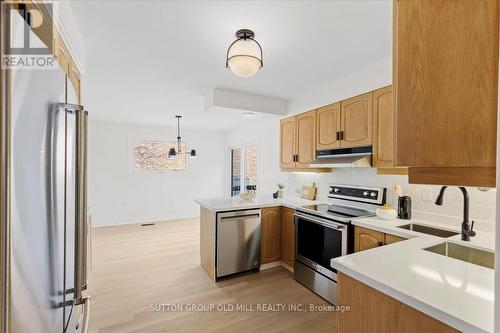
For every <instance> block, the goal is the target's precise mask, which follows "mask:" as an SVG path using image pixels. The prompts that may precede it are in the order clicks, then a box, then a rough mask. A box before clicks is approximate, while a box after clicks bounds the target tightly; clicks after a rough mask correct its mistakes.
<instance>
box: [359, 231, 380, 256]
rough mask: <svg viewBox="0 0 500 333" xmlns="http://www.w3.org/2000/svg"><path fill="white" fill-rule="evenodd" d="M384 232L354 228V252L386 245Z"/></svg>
mask: <svg viewBox="0 0 500 333" xmlns="http://www.w3.org/2000/svg"><path fill="white" fill-rule="evenodd" d="M384 240H385V239H384V233H383V232H379V231H374V230H370V229H365V228H361V227H356V228H355V229H354V252H359V251H364V250H368V249H373V248H374V247H378V246H382V245H384Z"/></svg>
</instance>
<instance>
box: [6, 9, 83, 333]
mask: <svg viewBox="0 0 500 333" xmlns="http://www.w3.org/2000/svg"><path fill="white" fill-rule="evenodd" d="M10 19H11V20H12V24H11V25H10V29H14V28H13V27H19V26H20V25H23V24H26V23H25V22H24V20H23V19H22V17H21V16H19V17H18V16H16V15H13V16H12V15H11V18H10ZM2 28H5V26H2ZM10 35H11V38H12V39H16V38H21V36H19V34H16V33H14V32H13V33H12V34H10ZM4 36H5V35H4ZM31 38H32V39H34V38H37V37H36V36H35V35H34V34H32V36H31ZM14 42H15V41H14ZM37 43H41V41H40V40H38V41H37ZM7 78H8V82H5V83H6V86H7V90H6V91H5V94H4V95H3V96H2V98H7V101H5V100H4V101H3V102H4V105H5V103H6V102H7V103H8V104H9V106H10V135H9V137H10V144H9V148H10V170H8V168H7V170H8V174H7V177H8V179H9V181H10V186H9V188H8V192H7V193H8V195H7V198H8V199H7V200H8V203H7V204H8V207H9V209H10V210H9V213H8V218H7V221H6V222H8V224H9V227H8V228H7V229H6V231H7V233H8V234H7V235H4V237H6V238H5V241H6V242H7V246H8V248H7V254H6V255H7V256H8V258H9V260H8V261H6V266H5V269H6V272H7V279H6V281H7V283H5V284H4V286H3V288H2V292H3V293H4V295H6V297H7V301H6V302H7V306H8V310H7V311H5V313H6V316H5V318H3V320H4V321H5V322H4V323H3V325H4V327H8V331H9V332H12V333H25V332H26V333H28V332H33V333H35V332H36V333H63V332H75V331H77V330H78V331H83V332H85V330H86V329H87V328H88V311H89V306H90V298H87V297H83V296H82V294H84V293H85V289H86V280H87V276H86V272H87V270H86V262H87V258H86V253H87V252H86V246H87V242H86V240H87V235H86V232H87V229H86V219H87V216H86V212H87V207H86V206H87V202H86V201H87V199H86V188H87V186H86V173H87V168H86V160H87V116H88V115H87V112H86V111H85V110H84V108H83V107H82V106H81V105H77V104H76V94H75V93H74V89H73V87H72V86H71V82H70V80H69V79H68V77H67V76H66V74H65V73H64V71H63V70H62V69H60V68H58V69H29V70H28V69H12V70H10V72H9V73H8V75H7Z"/></svg>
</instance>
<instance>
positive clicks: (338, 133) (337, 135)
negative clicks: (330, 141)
mask: <svg viewBox="0 0 500 333" xmlns="http://www.w3.org/2000/svg"><path fill="white" fill-rule="evenodd" d="M336 139H337V141H338V140H340V132H339V131H337V134H336Z"/></svg>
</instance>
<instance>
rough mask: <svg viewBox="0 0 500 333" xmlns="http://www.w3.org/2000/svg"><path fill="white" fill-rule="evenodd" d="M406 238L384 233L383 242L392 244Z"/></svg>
mask: <svg viewBox="0 0 500 333" xmlns="http://www.w3.org/2000/svg"><path fill="white" fill-rule="evenodd" d="M404 240H406V238H403V237H399V236H394V235H390V234H385V243H386V244H392V243H397V242H401V241H404Z"/></svg>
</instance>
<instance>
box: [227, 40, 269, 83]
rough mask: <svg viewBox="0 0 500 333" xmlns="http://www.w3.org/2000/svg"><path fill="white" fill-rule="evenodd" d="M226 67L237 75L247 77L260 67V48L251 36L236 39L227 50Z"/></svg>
mask: <svg viewBox="0 0 500 333" xmlns="http://www.w3.org/2000/svg"><path fill="white" fill-rule="evenodd" d="M227 67H229V69H230V70H231V72H233V73H234V74H236V75H237V76H239V77H242V78H247V77H250V76H252V75H254V74H255V73H257V71H258V70H259V69H260V68H261V67H262V50H261V48H260V46H259V44H258V43H257V42H256V41H255V40H253V39H252V38H244V39H237V40H236V41H235V42H234V43H233V44H231V46H230V47H229V50H228V52H227Z"/></svg>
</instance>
